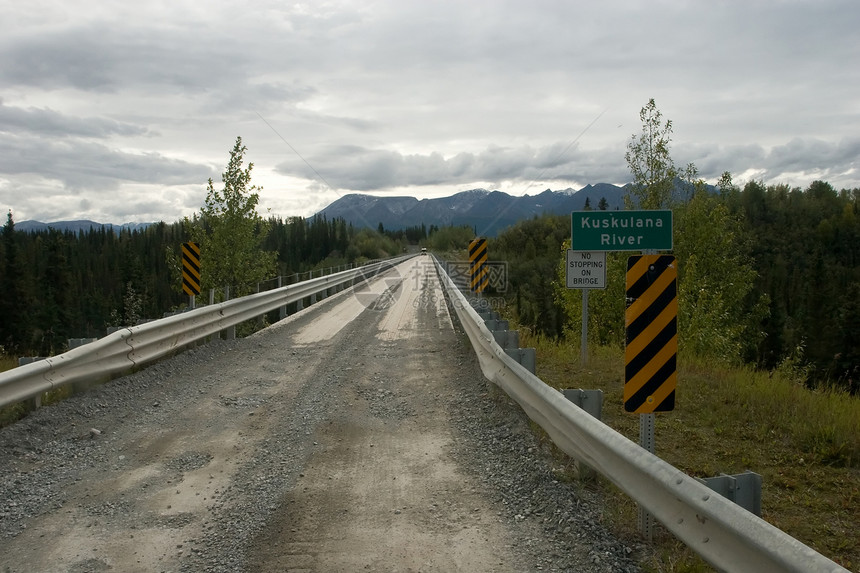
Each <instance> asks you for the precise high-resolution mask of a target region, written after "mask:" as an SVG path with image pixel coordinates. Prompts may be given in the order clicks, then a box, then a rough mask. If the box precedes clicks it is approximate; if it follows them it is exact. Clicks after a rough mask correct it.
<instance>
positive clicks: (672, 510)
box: [437, 261, 848, 573]
mask: <svg viewBox="0 0 860 573" xmlns="http://www.w3.org/2000/svg"><path fill="white" fill-rule="evenodd" d="M437 268H438V272H439V276H440V277H441V279H442V282H443V285H444V288H445V291H446V292H447V294H448V296H449V300H450V301H451V304H452V306H453V308H454V309H455V311H456V313H457V316H458V317H459V319H460V323H461V324H462V326H463V328H464V330H465V331H466V333H467V334H468V337H469V340H470V341H471V343H472V347H473V348H474V350H475V353H476V355H477V357H478V361H479V363H480V366H481V370H482V372H483V373H484V376H486V377H487V379H489V380H490V381H492V382H494V383H495V384H496V385H498V386H499V387H501V388H502V389H503V390H504V391H505V392H506V393H507V394H508V395H509V396H510V397H511V398H512V399H513V400H515V401H516V402H517V403H518V404H519V405H520V407H522V408H523V410H524V411H525V413H526V414H527V415H528V416H529V418H531V419H532V420H533V421H534V422H535V423H537V424H538V425H540V426H541V427H542V428H543V429H544V430H545V431H546V432H547V434H549V436H550V438H551V439H552V440H553V442H555V444H556V445H557V446H558V447H559V448H560V449H561V450H563V451H564V452H565V453H567V454H568V455H570V456H572V457H573V458H575V459H577V460H580V461H581V462H583V463H585V464H587V465H588V466H589V467H591V468H593V469H594V470H596V471H597V472H599V473H600V474H602V475H603V476H604V477H605V478H606V479H608V480H609V481H611V482H612V483H614V484H615V485H616V486H618V487H619V488H620V489H621V490H622V491H624V492H625V493H626V494H627V495H629V496H630V497H631V498H632V499H633V500H635V501H636V503H638V504H639V505H640V506H641V507H642V508H643V509H645V510H647V511H648V512H649V513H651V514H652V515H653V516H654V517H655V518H656V519H657V520H658V521H660V522H661V523H662V524H663V525H664V526H665V527H666V529H668V530H669V531H671V532H672V533H673V534H675V536H677V537H678V538H679V539H680V540H681V541H683V542H684V543H685V544H687V546H689V547H690V548H691V549H692V550H693V551H695V552H697V553H698V554H699V555H701V556H702V558H703V559H705V560H706V561H708V562H709V563H710V564H711V565H713V566H714V567H715V568H717V569H718V570H721V571H737V572H749V571H756V572H786V571H788V572H793V573H809V572H811V571H815V572H817V573H825V572H828V573H830V572H833V573H835V572H844V573H847V571H848V570H847V569H845V568H843V567H841V566H839V565H838V564H836V563H834V562H833V561H831V560H830V559H828V558H826V557H824V556H823V555H821V554H820V553H817V552H816V551H815V550H813V549H812V548H810V547H808V546H806V545H804V544H803V543H801V542H800V541H798V540H797V539H794V538H793V537H791V536H790V535H788V534H787V533H785V532H784V531H782V530H780V529H778V528H776V527H774V526H773V525H771V524H769V523H767V522H766V521H764V520H762V519H761V518H759V517H757V516H756V515H754V514H752V513H750V512H749V511H747V510H745V509H743V508H742V507H740V506H738V505H736V504H734V503H733V502H731V501H730V500H728V499H726V498H724V497H723V496H721V495H719V494H717V493H715V492H714V491H713V490H711V489H710V488H708V487H707V486H705V485H704V484H702V483H701V482H699V481H698V480H697V479H695V478H693V477H690V476H688V475H686V474H685V473H684V472H682V471H681V470H679V469H677V468H675V467H674V466H672V465H671V464H669V463H667V462H665V461H663V460H662V459H660V458H658V457H657V456H655V455H653V454H651V453H650V452H648V451H647V450H645V449H644V448H642V447H641V446H639V445H638V444H636V443H634V442H632V441H631V440H629V439H627V438H626V437H624V436H622V435H621V434H619V433H618V432H616V431H615V430H613V429H612V428H610V427H609V426H607V425H605V424H603V423H602V422H600V421H599V420H597V419H596V418H594V417H592V416H591V415H589V414H588V413H587V412H585V411H584V410H581V409H580V408H578V407H577V406H575V405H574V404H573V403H572V402H570V401H569V400H568V399H566V398H565V397H564V396H563V394H562V393H561V392H559V391H558V390H556V389H554V388H551V387H550V386H548V385H546V384H545V383H544V382H543V381H542V380H541V379H540V378H538V377H537V376H535V375H534V374H532V373H531V372H529V371H528V370H526V368H524V367H523V366H521V365H520V364H519V363H517V361H515V360H514V359H513V358H511V357H510V356H509V355H508V354H507V353H506V352H505V351H504V350H503V349H502V348H501V347H500V346H499V345H498V344H497V343H496V339H495V337H494V335H493V333H492V332H490V330H489V329H488V328H487V327H486V325H485V324H484V321H483V320H482V319H481V317H480V316H479V314H478V313H477V312H476V311H475V309H474V308H473V307H472V305H471V304H470V301H469V300H467V299H466V297H465V296H464V295H463V294H462V293H461V292H460V290H459V289H458V288H457V286H456V285H455V284H454V283H453V282H452V280H451V279H450V277H448V275H447V274H446V273H445V271H444V269H443V268H442V266H441V265H439V264H438V261H437Z"/></svg>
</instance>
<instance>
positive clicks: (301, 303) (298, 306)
mask: <svg viewBox="0 0 860 573" xmlns="http://www.w3.org/2000/svg"><path fill="white" fill-rule="evenodd" d="M300 280H301V277H300V276H299V273H296V282H299V281H300ZM304 307H305V301H304V299H301V298H300V299H299V300H297V301H296V312H299V311H300V310H302V309H303V308H304Z"/></svg>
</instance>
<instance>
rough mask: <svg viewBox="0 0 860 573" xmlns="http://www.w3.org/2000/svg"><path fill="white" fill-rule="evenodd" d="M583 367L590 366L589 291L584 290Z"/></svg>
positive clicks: (581, 352) (581, 354) (581, 357)
mask: <svg viewBox="0 0 860 573" xmlns="http://www.w3.org/2000/svg"><path fill="white" fill-rule="evenodd" d="M580 359H581V360H582V365H583V366H585V365H586V364H588V289H582V349H581V351H580Z"/></svg>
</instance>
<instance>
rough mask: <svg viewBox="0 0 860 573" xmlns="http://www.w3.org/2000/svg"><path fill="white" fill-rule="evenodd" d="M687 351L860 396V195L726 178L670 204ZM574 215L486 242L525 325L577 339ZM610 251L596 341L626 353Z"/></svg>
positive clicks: (616, 266) (593, 318)
mask: <svg viewBox="0 0 860 573" xmlns="http://www.w3.org/2000/svg"><path fill="white" fill-rule="evenodd" d="M672 208H673V211H674V213H675V255H676V257H677V258H678V266H679V305H680V309H679V329H680V337H681V349H682V352H691V353H695V354H699V355H706V356H709V357H713V358H717V359H720V360H726V361H730V362H734V363H747V364H752V365H755V366H757V367H760V368H766V369H772V368H775V367H777V366H779V365H780V364H784V363H786V362H789V361H790V362H791V363H792V364H793V365H795V366H796V367H797V368H798V369H799V370H800V371H801V372H802V373H804V374H805V375H806V377H807V382H808V383H809V384H810V385H820V384H832V385H836V386H839V387H842V388H844V389H847V390H850V391H851V392H852V393H855V394H856V393H858V392H860V189H853V190H842V191H839V192H837V191H836V190H835V189H834V188H833V187H832V186H831V185H830V184H828V183H826V182H823V181H816V182H814V183H812V184H811V185H810V186H809V187H808V188H807V189H800V188H790V187H788V186H785V185H771V186H765V185H764V184H763V183H761V182H756V181H752V182H749V183H747V184H746V185H745V186H744V187H743V188H742V189H741V188H738V187H736V186H734V185H732V184H731V182H730V180H729V179H726V180H724V181H722V182H721V186H720V190H719V192H718V193H705V192H700V193H697V194H695V195H694V196H693V197H692V198H690V199H689V200H687V201H681V202H677V203H676V204H674V205H673V206H672ZM569 239H570V217H559V216H544V217H537V218H534V219H531V220H527V221H522V222H520V223H519V224H517V225H515V226H513V227H511V228H509V229H507V230H506V231H504V232H503V233H501V234H500V235H499V237H498V238H496V239H494V240H491V242H490V246H489V248H490V258H491V259H493V260H504V261H507V263H508V269H509V271H508V272H509V283H508V288H507V291H506V293H505V294H504V296H505V297H506V299H507V300H508V302H509V304H510V307H511V308H512V309H513V312H514V313H515V314H516V317H517V319H518V321H519V322H520V324H521V325H523V326H525V327H528V328H530V329H532V330H534V331H535V332H539V333H541V334H542V335H545V336H549V337H553V338H562V337H565V336H569V337H576V338H578V337H579V335H580V321H581V310H580V308H581V302H580V291H575V290H567V289H565V288H564V265H563V264H561V260H562V257H563V250H564V249H566V248H569ZM630 254H632V253H609V256H608V261H607V266H608V276H607V282H608V285H607V289H606V290H605V291H591V293H592V294H591V296H590V297H589V304H590V312H589V315H590V316H589V336H590V338H591V339H592V342H594V343H598V344H614V345H618V346H621V345H623V329H624V318H623V313H624V297H623V289H624V272H625V269H626V258H627V256H629V255H630Z"/></svg>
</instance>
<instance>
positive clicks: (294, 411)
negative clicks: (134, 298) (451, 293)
mask: <svg viewBox="0 0 860 573" xmlns="http://www.w3.org/2000/svg"><path fill="white" fill-rule="evenodd" d="M429 261H430V259H429V257H427V256H419V257H416V258H415V259H412V260H410V261H408V262H406V263H403V264H401V265H400V266H398V267H397V268H396V269H394V270H393V271H392V272H390V273H388V274H386V275H384V276H381V277H378V278H377V279H376V280H374V281H372V282H371V283H370V284H368V285H364V286H363V287H361V288H360V289H358V290H357V291H356V292H342V293H339V294H337V295H335V296H332V297H329V298H327V299H325V300H323V301H322V302H320V303H318V304H315V305H313V306H312V307H310V308H308V309H305V310H303V311H301V312H299V313H297V314H295V315H293V316H291V317H289V318H288V319H286V320H283V321H281V322H279V323H277V324H276V325H274V326H272V327H269V328H267V329H265V330H264V331H261V332H258V333H257V334H255V335H253V336H251V337H248V338H246V339H242V340H238V341H231V342H225V341H216V342H213V343H210V344H207V345H205V346H201V347H199V348H197V349H194V350H192V351H189V352H186V353H183V354H181V355H179V356H176V357H173V358H171V359H169V360H166V361H163V362H161V363H159V364H157V365H154V366H151V367H149V368H147V369H145V370H143V371H141V372H138V373H136V374H134V375H130V376H127V377H124V378H121V379H117V380H114V381H113V382H111V383H109V384H106V385H104V386H101V387H99V388H96V389H92V390H90V391H88V392H86V393H85V394H79V395H76V396H74V397H72V398H71V399H68V400H66V401H64V402H62V403H60V404H56V405H53V406H50V407H46V408H42V409H40V410H39V411H37V412H35V413H34V414H32V415H31V416H30V417H28V418H27V419H25V420H23V421H21V422H19V423H17V424H15V425H13V426H10V427H7V428H4V429H2V430H0V503H2V506H0V572H4V573H6V572H8V573H19V572H71V573H84V572H91V571H92V572H97V571H117V572H129V571H141V572H148V571H165V572H176V571H249V572H273V573H274V572H289V571H316V572H327V571H414V572H417V571H424V572H432V571H437V572H442V571H533V570H538V569H543V570H577V571H634V570H636V567H635V565H634V564H633V562H632V561H630V560H629V559H627V557H626V556H627V554H628V553H629V552H630V551H631V550H630V549H629V548H625V547H624V544H623V543H620V542H618V541H617V540H614V539H613V538H611V536H609V535H608V534H607V533H606V532H604V531H603V530H602V529H601V528H600V526H599V524H598V521H599V520H598V519H597V518H596V517H589V518H583V517H581V516H575V515H573V513H572V512H573V511H574V510H575V509H571V508H583V507H584V508H585V509H586V510H591V511H592V513H594V512H593V510H594V509H596V508H595V507H594V506H595V502H594V501H593V500H591V501H589V500H587V499H585V498H583V499H577V498H576V495H577V494H576V491H575V490H576V487H575V486H570V485H566V484H560V483H559V482H558V480H555V479H552V478H553V474H552V467H551V463H552V462H551V461H548V460H547V458H546V456H543V455H542V454H541V452H540V451H539V450H540V448H539V447H538V446H537V445H536V443H534V439H533V437H532V436H531V434H530V433H529V432H528V430H527V426H526V424H525V422H524V421H523V419H522V416H521V415H519V414H518V413H517V412H516V410H515V408H511V407H510V406H509V405H505V404H504V403H503V401H504V397H503V396H501V397H500V396H499V395H498V392H497V391H494V390H493V389H492V388H488V387H487V383H486V381H484V380H483V378H482V377H481V376H480V372H479V370H478V369H477V368H476V366H475V363H474V359H473V358H472V356H471V354H470V349H469V348H468V342H467V341H466V340H465V339H464V337H463V336H462V334H461V333H459V332H458V329H457V328H456V325H455V323H454V322H452V318H451V316H450V315H449V312H448V308H447V307H446V304H445V299H444V297H443V295H442V292H441V290H440V287H439V281H438V278H437V277H436V275H435V271H434V269H433V267H432V265H431V264H430V263H429ZM476 424H482V426H481V429H476V428H477V426H476ZM487 425H489V426H487ZM485 426H486V427H488V428H489V429H488V430H487V432H489V433H485V432H484V430H483V429H482V428H484V427H485ZM470 428H471V429H470ZM479 435H481V436H483V438H479V437H478V436H479ZM494 450H498V451H494ZM503 452H507V454H504V455H508V457H509V458H510V456H514V457H513V458H512V459H514V460H515V461H514V462H505V461H504V460H503V459H502V458H500V457H499V456H501V455H503ZM500 459H502V462H501V463H517V464H527V465H528V468H529V469H528V471H523V470H522V469H521V468H520V469H517V470H516V472H515V473H514V474H513V475H512V474H508V473H506V470H505V469H499V468H497V467H495V466H496V464H497V463H499V462H498V460H500ZM548 464H549V465H548ZM535 476H537V477H535ZM522 480H527V481H522ZM546 488H550V489H546ZM544 491H548V492H550V493H541V492H544ZM547 496H550V497H551V496H556V497H557V498H558V497H559V496H562V498H563V499H566V501H564V502H563V503H564V505H560V504H559V502H557V501H555V500H550V499H547ZM535 500H537V501H535ZM541 500H544V501H541ZM589 504H590V507H589Z"/></svg>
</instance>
